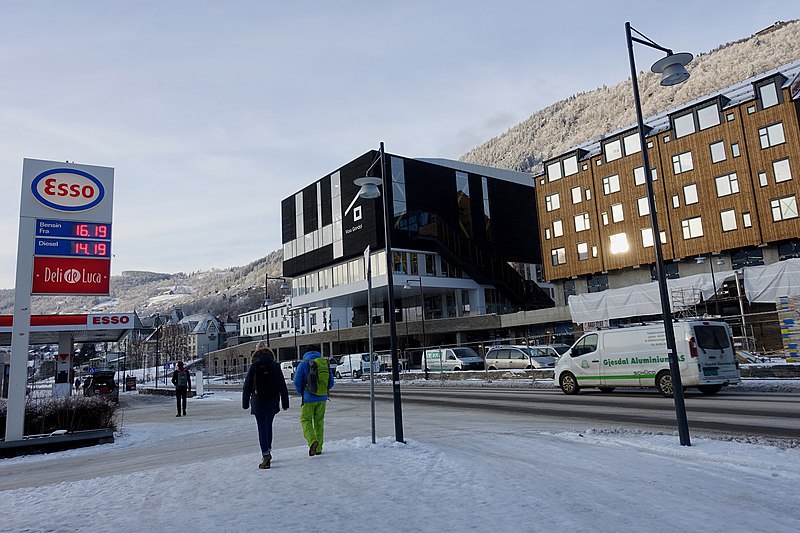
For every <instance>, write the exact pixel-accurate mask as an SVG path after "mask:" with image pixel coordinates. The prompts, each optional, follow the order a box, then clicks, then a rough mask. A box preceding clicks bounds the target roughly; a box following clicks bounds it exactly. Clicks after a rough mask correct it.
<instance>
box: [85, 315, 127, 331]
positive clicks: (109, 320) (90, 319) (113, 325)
mask: <svg viewBox="0 0 800 533" xmlns="http://www.w3.org/2000/svg"><path fill="white" fill-rule="evenodd" d="M133 319H134V314H133V313H117V314H111V315H87V317H86V329H131V328H133Z"/></svg>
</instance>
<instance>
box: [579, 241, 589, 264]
mask: <svg viewBox="0 0 800 533" xmlns="http://www.w3.org/2000/svg"><path fill="white" fill-rule="evenodd" d="M587 259H589V245H588V244H586V243H585V242H579V243H578V261H586V260H587Z"/></svg>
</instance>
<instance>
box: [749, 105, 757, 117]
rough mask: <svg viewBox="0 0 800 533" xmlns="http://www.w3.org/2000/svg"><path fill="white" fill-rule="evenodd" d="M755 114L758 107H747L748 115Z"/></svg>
mask: <svg viewBox="0 0 800 533" xmlns="http://www.w3.org/2000/svg"><path fill="white" fill-rule="evenodd" d="M755 112H756V106H754V105H751V106H747V114H748V115H752V114H753V113H755Z"/></svg>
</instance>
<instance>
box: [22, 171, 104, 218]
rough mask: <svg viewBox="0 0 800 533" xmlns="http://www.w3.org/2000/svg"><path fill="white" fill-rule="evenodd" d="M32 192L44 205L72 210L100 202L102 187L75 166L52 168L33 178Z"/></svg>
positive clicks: (83, 208)
mask: <svg viewBox="0 0 800 533" xmlns="http://www.w3.org/2000/svg"><path fill="white" fill-rule="evenodd" d="M31 193H32V194H33V196H34V198H36V200H38V201H39V202H40V203H41V204H43V205H44V206H46V207H49V208H51V209H55V210H57V211H66V212H70V213H75V212H81V211H87V210H89V209H92V208H93V207H95V206H97V205H98V204H99V203H100V202H102V201H103V198H104V197H105V188H104V187H103V184H102V183H101V182H100V180H99V179H97V178H96V177H94V176H92V175H91V174H89V173H88V172H84V171H82V170H79V169H76V168H53V169H50V170H47V171H45V172H42V173H41V174H38V175H37V176H36V177H35V178H33V181H32V182H31Z"/></svg>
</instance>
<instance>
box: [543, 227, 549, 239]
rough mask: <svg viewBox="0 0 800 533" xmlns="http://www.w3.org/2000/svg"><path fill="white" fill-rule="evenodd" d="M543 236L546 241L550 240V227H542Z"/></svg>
mask: <svg viewBox="0 0 800 533" xmlns="http://www.w3.org/2000/svg"><path fill="white" fill-rule="evenodd" d="M544 238H545V240H546V241H549V240H550V228H544Z"/></svg>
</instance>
